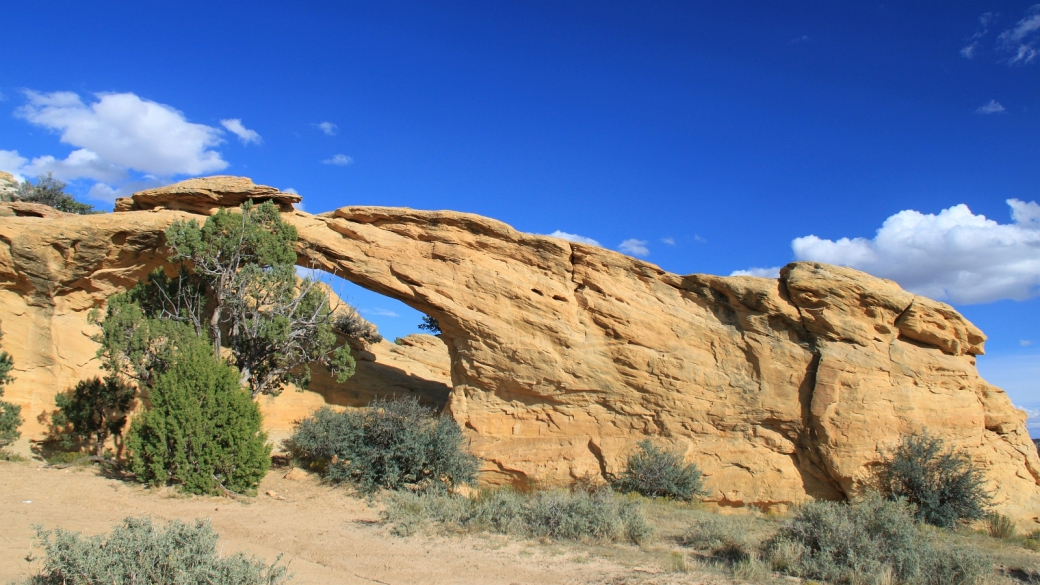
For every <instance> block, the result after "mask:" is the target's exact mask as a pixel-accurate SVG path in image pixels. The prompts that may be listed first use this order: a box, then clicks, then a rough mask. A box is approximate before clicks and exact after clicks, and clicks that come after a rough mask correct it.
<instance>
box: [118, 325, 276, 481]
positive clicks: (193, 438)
mask: <svg viewBox="0 0 1040 585" xmlns="http://www.w3.org/2000/svg"><path fill="white" fill-rule="evenodd" d="M174 327H175V328H181V329H183V330H184V331H183V332H182V334H180V335H178V336H177V339H178V341H177V342H176V343H177V346H176V347H175V348H174V349H173V351H172V352H171V358H170V360H169V362H168V364H167V366H166V367H165V368H164V369H163V370H162V371H161V372H160V373H158V374H156V375H155V376H154V378H153V379H152V381H151V383H150V385H149V388H148V402H149V403H150V407H149V408H148V409H147V410H146V411H145V412H143V413H142V414H141V415H140V416H138V417H137V418H135V419H134V421H133V423H131V427H130V432H129V433H128V434H127V438H126V446H127V450H128V451H129V453H130V462H131V469H132V470H133V472H134V475H135V476H136V477H137V479H138V481H141V482H144V483H148V484H152V485H164V484H167V483H172V484H175V485H178V486H179V487H180V488H181V489H182V490H184V491H187V492H190V493H197V494H207V493H208V494H216V493H219V491H220V488H224V489H227V490H230V491H233V492H250V491H252V490H254V489H255V488H256V486H257V484H258V483H259V482H260V480H261V479H262V478H263V476H264V474H265V473H266V472H267V469H268V467H269V466H270V463H271V461H270V455H271V446H270V444H268V443H267V435H266V434H265V433H264V432H263V431H262V430H261V422H262V417H261V414H260V407H259V406H258V405H257V404H256V402H254V401H253V399H252V397H251V396H250V395H249V391H248V390H246V389H245V388H242V387H241V386H240V385H239V382H238V372H236V371H235V368H234V367H233V366H231V365H229V364H228V363H226V362H224V361H223V360H220V359H218V358H214V357H213V355H212V353H211V352H210V348H209V343H208V340H206V339H205V338H200V337H197V336H195V335H194V334H193V333H192V332H191V331H190V329H189V328H188V326H186V325H184V324H180V323H174Z"/></svg>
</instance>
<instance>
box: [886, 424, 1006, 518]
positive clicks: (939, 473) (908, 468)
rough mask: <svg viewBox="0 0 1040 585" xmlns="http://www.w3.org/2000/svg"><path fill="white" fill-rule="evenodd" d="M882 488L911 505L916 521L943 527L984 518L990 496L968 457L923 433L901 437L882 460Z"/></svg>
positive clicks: (983, 478) (983, 479) (893, 496)
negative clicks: (884, 460) (898, 442)
mask: <svg viewBox="0 0 1040 585" xmlns="http://www.w3.org/2000/svg"><path fill="white" fill-rule="evenodd" d="M882 487H883V489H884V490H886V491H887V492H888V494H889V495H890V496H891V497H892V498H895V499H898V498H903V499H905V500H906V501H908V502H909V503H910V504H913V506H914V507H915V510H916V512H915V515H916V517H917V520H918V521H920V522H926V523H928V524H932V525H934V526H941V527H944V528H950V527H952V526H954V525H955V524H956V523H957V522H958V521H960V520H980V519H982V518H984V517H985V516H986V513H987V511H988V509H989V504H990V500H991V495H990V494H989V493H988V492H987V491H986V485H985V477H983V475H982V472H981V471H980V470H979V469H978V468H977V467H975V465H974V464H973V463H972V461H971V457H970V456H969V455H968V454H967V453H965V452H963V451H955V450H953V449H947V448H946V447H945V444H944V443H943V440H942V439H940V438H938V437H934V436H931V435H929V434H927V433H922V434H918V435H910V436H907V437H904V438H903V440H902V441H901V442H900V444H899V446H898V447H896V449H895V452H894V453H893V454H892V456H891V458H890V459H889V460H888V461H887V462H886V465H885V467H884V471H883V473H882Z"/></svg>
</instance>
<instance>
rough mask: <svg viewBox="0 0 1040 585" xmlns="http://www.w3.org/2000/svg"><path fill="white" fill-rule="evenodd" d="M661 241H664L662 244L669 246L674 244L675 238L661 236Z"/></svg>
mask: <svg viewBox="0 0 1040 585" xmlns="http://www.w3.org/2000/svg"><path fill="white" fill-rule="evenodd" d="M661 242H662V243H664V244H668V245H669V246H674V245H675V238H672V237H667V238H661Z"/></svg>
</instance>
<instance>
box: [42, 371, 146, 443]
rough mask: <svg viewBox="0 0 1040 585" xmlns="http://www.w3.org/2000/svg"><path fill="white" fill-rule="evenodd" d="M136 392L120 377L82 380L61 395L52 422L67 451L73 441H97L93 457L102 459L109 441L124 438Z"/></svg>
mask: <svg viewBox="0 0 1040 585" xmlns="http://www.w3.org/2000/svg"><path fill="white" fill-rule="evenodd" d="M136 396H137V391H136V389H135V388H134V387H133V386H131V385H130V384H127V383H125V382H123V381H122V380H121V379H120V378H119V377H118V376H114V375H109V376H106V377H105V378H104V379H101V378H98V377H94V378H91V379H88V380H80V381H79V383H78V384H76V386H75V387H74V388H72V389H71V390H69V391H68V392H64V393H61V394H58V395H57V396H55V397H54V402H55V403H56V404H57V405H58V411H57V412H56V413H55V414H54V416H53V417H52V419H51V421H52V424H53V426H54V428H55V429H56V430H59V431H64V432H62V433H60V434H59V437H60V439H59V441H60V442H61V444H62V446H63V447H65V448H69V447H71V442H72V441H82V440H88V439H91V438H93V439H94V455H96V456H98V457H100V456H101V454H102V453H103V452H104V448H105V442H106V441H107V440H108V438H109V437H116V438H119V437H121V436H122V433H123V427H125V426H126V421H127V417H128V416H129V414H130V411H131V410H133V407H134V404H135V400H134V399H135V398H136Z"/></svg>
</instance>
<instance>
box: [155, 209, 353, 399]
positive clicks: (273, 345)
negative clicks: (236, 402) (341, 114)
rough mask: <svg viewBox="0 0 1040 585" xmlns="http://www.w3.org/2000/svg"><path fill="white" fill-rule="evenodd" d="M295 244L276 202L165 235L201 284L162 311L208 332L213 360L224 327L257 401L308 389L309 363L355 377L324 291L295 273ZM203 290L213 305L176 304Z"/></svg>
mask: <svg viewBox="0 0 1040 585" xmlns="http://www.w3.org/2000/svg"><path fill="white" fill-rule="evenodd" d="M297 239H298V235H297V232H296V228H295V227H293V226H292V225H290V224H287V223H285V222H283V221H282V219H281V214H280V213H279V211H278V208H277V207H276V206H275V205H274V204H273V203H271V202H266V203H261V204H260V205H253V204H252V202H247V203H246V204H244V205H243V206H242V208H241V210H240V211H239V212H232V211H229V210H227V209H221V210H219V211H218V212H217V213H216V214H214V215H212V216H210V217H209V218H208V219H207V220H206V221H205V223H204V224H203V225H201V226H200V225H199V224H198V222H196V221H194V220H192V221H177V222H175V223H174V224H173V225H172V226H171V227H170V228H169V229H168V230H167V231H166V240H167V244H168V245H169V247H170V250H171V251H172V255H171V257H170V260H171V261H173V262H182V263H184V265H185V266H186V267H187V268H188V269H189V270H190V271H191V273H192V274H193V275H194V277H195V278H197V283H196V284H192V285H190V286H188V285H186V284H185V281H184V279H183V278H181V279H180V280H179V281H178V283H177V285H176V286H178V287H180V288H179V289H178V291H179V292H177V293H176V294H173V293H169V292H167V293H164V295H165V298H160V300H162V301H163V303H164V304H163V306H164V309H163V310H164V311H165V312H166V313H168V314H169V315H170V316H176V318H178V319H181V320H187V321H190V322H193V323H195V324H196V326H197V327H203V326H204V327H206V328H208V332H209V337H210V339H211V341H212V344H213V354H214V356H218V357H219V356H220V351H221V347H222V346H224V345H225V343H224V329H225V328H226V329H227V333H228V335H227V337H228V339H227V343H226V345H227V347H228V348H230V349H231V353H232V360H233V362H234V365H235V366H236V367H237V368H238V369H239V372H240V376H241V378H240V381H241V382H242V383H243V384H246V385H248V386H249V388H250V390H251V392H252V395H253V396H254V397H256V396H257V395H259V394H277V393H279V392H280V391H281V389H282V388H283V387H284V386H285V385H286V384H288V383H294V384H296V385H297V386H298V387H306V385H307V383H308V382H309V381H310V369H309V366H308V364H310V363H319V364H322V365H325V366H327V367H329V369H330V370H332V371H333V372H334V373H335V374H337V380H338V381H345V380H346V379H347V378H348V377H350V376H351V375H352V374H353V373H354V360H353V358H352V357H351V356H350V350H349V348H348V347H347V346H345V345H344V346H339V347H336V336H335V333H334V332H333V324H334V317H333V311H332V309H331V307H330V304H329V293H328V291H327V289H325V288H324V287H322V286H320V284H319V283H318V282H316V281H314V280H313V279H310V278H302V279H301V278H299V277H298V276H297V275H296V269H295V263H296V252H295V248H294V244H295V242H296V241H297ZM166 284H167V285H169V286H173V283H172V282H169V281H167V282H166ZM200 290H201V291H204V292H205V294H206V297H207V299H208V301H209V302H208V303H201V302H191V301H189V302H182V303H181V305H180V306H179V307H177V308H175V307H174V299H176V298H181V299H182V300H183V298H184V296H185V295H187V296H188V297H192V295H195V297H192V298H200V297H198V296H197V295H198V294H199V293H198V291H200ZM178 295H179V296H178ZM162 296H163V295H159V297H162ZM159 297H157V298H159Z"/></svg>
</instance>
